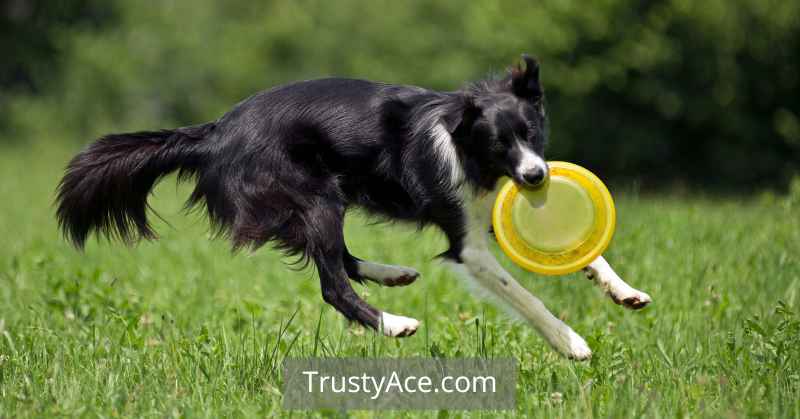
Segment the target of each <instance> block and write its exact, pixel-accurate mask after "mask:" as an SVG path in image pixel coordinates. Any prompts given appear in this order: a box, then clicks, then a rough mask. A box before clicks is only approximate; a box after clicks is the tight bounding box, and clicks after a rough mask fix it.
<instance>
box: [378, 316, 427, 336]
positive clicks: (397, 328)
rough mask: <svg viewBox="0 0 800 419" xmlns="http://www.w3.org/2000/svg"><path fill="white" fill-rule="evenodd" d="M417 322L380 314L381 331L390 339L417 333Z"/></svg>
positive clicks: (402, 317) (407, 318) (406, 318)
mask: <svg viewBox="0 0 800 419" xmlns="http://www.w3.org/2000/svg"><path fill="white" fill-rule="evenodd" d="M418 327H419V320H417V319H412V318H410V317H404V316H395V315H394V314H390V313H386V312H383V313H381V330H382V331H383V334H384V335H386V336H390V337H405V336H411V335H413V334H414V333H416V332H417V328H418Z"/></svg>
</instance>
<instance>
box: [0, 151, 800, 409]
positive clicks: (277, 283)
mask: <svg viewBox="0 0 800 419" xmlns="http://www.w3.org/2000/svg"><path fill="white" fill-rule="evenodd" d="M68 157H69V152H68V151H66V150H62V149H58V150H55V151H48V150H47V149H46V148H44V147H36V146H30V147H27V148H21V149H8V148H7V149H3V150H2V151H0V197H2V199H3V202H2V204H1V206H0V237H2V246H0V417H24V416H47V417H50V416H54V415H79V416H89V417H95V416H102V417H111V416H129V417H164V416H190V417H220V416H243V417H262V416H279V415H284V414H285V413H286V412H282V411H281V407H280V406H281V390H280V383H281V381H280V375H279V374H280V373H279V370H280V368H279V366H280V363H281V360H282V359H283V358H284V357H286V356H311V355H318V356H336V357H342V356H385V357H409V356H430V355H438V356H447V357H458V356H488V357H498V356H513V357H516V358H517V359H518V361H519V365H520V370H519V381H518V389H517V390H518V395H517V396H518V397H517V398H518V410H517V412H516V413H517V414H523V413H524V414H528V415H530V416H533V417H553V416H556V417H576V416H577V417H589V416H592V417H628V416H630V417H636V416H642V415H646V416H653V417H685V416H691V417H719V416H720V415H723V416H728V417H750V416H763V417H769V416H800V402H799V401H798V394H799V393H800V391H799V390H800V359H799V356H800V349H798V348H800V316H799V315H798V307H799V306H800V301H798V295H797V294H798V286H799V285H800V252H798V251H800V221H799V219H800V217H798V206H797V205H796V203H795V204H793V203H792V202H790V200H787V199H783V198H778V199H771V200H769V199H762V200H748V201H745V202H743V201H741V200H735V199H715V200H714V199H703V198H686V197H683V198H671V197H645V196H639V195H637V194H633V193H628V194H624V193H618V194H617V197H616V198H617V201H618V210H619V217H618V219H619V227H618V231H617V235H616V237H615V240H614V243H613V244H612V247H611V248H610V250H609V252H607V256H608V259H609V260H610V261H611V263H612V264H613V265H614V266H615V267H616V269H617V271H618V272H619V273H620V275H621V276H622V277H623V278H625V279H626V280H627V281H628V282H629V283H631V284H632V285H634V286H635V287H637V288H640V289H642V290H644V291H646V292H648V293H649V294H650V295H651V296H652V297H653V298H654V303H653V304H652V305H651V306H650V307H648V308H646V309H645V310H643V311H641V312H630V311H627V310H625V309H623V308H621V307H620V306H616V305H614V304H613V303H611V302H610V300H608V299H607V298H606V297H605V296H603V295H601V293H600V291H599V290H598V289H595V288H593V286H592V284H591V283H590V282H589V281H587V280H585V279H583V277H581V276H579V275H571V276H568V277H564V278H544V277H537V276H535V275H532V274H528V273H525V272H523V271H522V270H520V269H518V268H515V267H514V266H511V265H510V264H509V263H508V261H507V260H505V259H503V263H504V264H505V265H506V266H508V268H509V269H510V271H511V272H512V273H514V274H515V276H516V277H517V278H518V279H519V280H520V281H521V282H522V283H523V284H524V285H525V286H526V287H528V288H529V289H530V290H531V291H532V292H533V293H534V294H536V295H538V296H539V297H540V298H541V299H542V300H543V301H544V302H545V304H547V305H548V307H550V309H551V310H553V311H554V312H555V313H557V315H559V316H560V317H562V318H564V319H565V320H566V321H567V323H569V324H570V325H571V326H572V327H573V328H574V329H575V330H576V331H578V332H579V333H581V334H582V335H583V336H584V337H586V338H587V341H588V342H589V344H590V346H591V347H592V349H593V350H594V357H593V358H592V360H591V361H590V362H584V363H577V362H572V361H569V360H566V359H563V358H561V357H560V356H558V355H557V354H556V353H555V352H554V351H553V350H551V349H550V348H549V347H547V346H546V345H545V344H544V343H543V341H542V340H541V339H540V338H539V337H538V336H537V335H536V333H535V332H533V331H532V330H531V329H530V328H528V327H527V326H526V325H524V324H521V323H517V322H514V321H511V320H509V319H507V318H506V317H505V316H504V315H503V314H502V313H501V312H499V311H498V310H496V309H494V308H493V307H492V306H490V305H488V304H485V303H482V302H480V301H478V300H476V299H474V298H472V297H471V296H470V295H469V294H468V293H467V292H466V291H465V290H464V288H463V287H461V284H460V283H459V282H460V281H459V280H458V279H457V278H454V277H453V276H451V275H450V274H449V272H447V271H446V270H445V269H444V268H443V267H442V266H440V265H439V264H438V263H437V262H436V261H434V260H432V256H433V255H435V254H437V253H438V252H441V251H442V250H444V247H445V242H444V239H443V238H442V237H441V235H439V234H438V233H437V232H435V231H432V230H431V231H425V232H424V233H423V234H422V235H418V234H416V233H415V232H414V230H413V229H411V228H408V227H404V226H386V225H368V224H367V223H366V222H365V220H364V219H363V218H361V217H359V216H357V215H354V216H351V217H350V218H349V219H348V224H347V228H346V230H347V231H346V235H347V239H348V244H349V245H350V247H351V248H352V250H353V251H354V254H356V255H358V256H360V257H363V258H366V259H371V260H375V261H381V262H388V263H397V264H404V265H407V266H413V267H416V268H417V269H419V270H420V271H421V272H422V274H423V276H422V278H421V279H420V280H418V281H417V282H416V283H415V284H413V285H412V286H410V287H407V288H402V289H391V288H378V287H375V286H367V287H361V286H358V287H357V289H358V291H359V292H360V293H362V295H364V296H366V298H367V300H368V301H370V302H371V303H372V304H374V305H375V306H377V307H380V308H384V309H386V310H388V311H391V312H393V313H398V314H406V315H412V316H415V317H418V318H420V319H421V320H423V326H422V328H421V329H420V331H419V332H418V333H417V334H416V335H415V336H413V337H411V338H406V339H400V340H398V339H389V338H383V337H378V336H376V335H375V334H373V333H371V332H369V331H364V330H363V329H360V328H357V327H351V326H348V325H347V324H346V323H345V322H344V321H343V320H342V318H341V317H340V316H339V315H337V314H335V312H334V311H333V310H332V309H331V308H330V307H327V306H325V305H323V304H322V300H321V297H320V293H319V287H318V283H317V280H316V278H315V275H314V273H313V272H312V271H310V270H306V271H300V272H297V271H292V270H289V269H287V267H286V266H285V265H284V264H283V263H282V258H281V256H280V255H279V254H278V253H277V252H275V251H273V250H270V249H267V248H264V249H262V250H259V251H258V252H256V253H255V254H252V255H249V254H245V253H243V254H237V255H232V254H231V253H230V251H229V250H228V245H227V243H225V242H223V241H220V240H216V241H209V240H208V239H207V236H208V233H207V227H206V224H205V221H204V220H203V219H202V218H201V217H200V216H198V215H190V216H185V215H183V214H181V212H180V208H181V205H182V201H183V199H185V197H186V196H187V190H188V188H187V187H184V186H181V187H178V188H176V187H175V183H174V180H173V179H171V178H170V179H167V180H166V181H165V182H163V183H162V184H161V185H160V186H159V187H158V189H157V191H156V193H155V196H154V197H153V199H152V200H151V203H152V204H153V206H154V207H155V208H156V209H158V210H159V212H160V214H161V215H162V216H163V217H164V218H165V219H166V220H167V221H168V222H169V223H170V224H171V226H169V225H167V224H165V223H164V222H162V221H158V220H157V219H156V218H154V220H156V222H155V224H156V225H157V227H158V230H159V231H160V232H161V234H162V238H161V240H160V241H157V242H153V243H143V244H141V245H139V246H137V247H134V248H125V247H123V246H121V245H109V244H107V243H105V242H100V243H98V242H94V241H93V242H92V243H90V245H89V246H88V248H87V250H86V252H85V253H83V254H81V253H78V252H76V251H75V250H73V249H71V248H70V247H69V246H68V245H67V244H65V243H64V242H63V241H62V240H61V239H60V237H59V235H58V233H57V230H56V226H55V223H54V220H53V207H52V198H53V189H54V187H55V185H56V182H57V179H58V175H59V172H60V169H61V168H62V167H63V165H64V164H65V162H66V160H67V158H68ZM401 293H402V298H398V296H399V295H400V294H401ZM482 337H485V338H482ZM306 413H308V412H306ZM310 413H311V414H316V415H321V414H322V415H324V414H334V415H335V414H337V412H310ZM493 413H496V412H472V413H469V412H458V411H453V412H394V414H395V415H409V416H415V415H422V416H437V417H450V416H456V417H458V416H490V415H492V414H493ZM302 414H304V413H303V412H297V413H295V415H302ZM351 414H353V415H354V416H359V417H363V416H371V415H372V413H371V412H366V411H360V412H351ZM500 414H503V415H509V413H508V412H500Z"/></svg>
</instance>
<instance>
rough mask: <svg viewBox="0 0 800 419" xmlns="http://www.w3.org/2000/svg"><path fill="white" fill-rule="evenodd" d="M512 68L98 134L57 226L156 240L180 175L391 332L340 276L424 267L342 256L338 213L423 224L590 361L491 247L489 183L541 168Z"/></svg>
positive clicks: (450, 254)
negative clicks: (438, 84) (493, 74)
mask: <svg viewBox="0 0 800 419" xmlns="http://www.w3.org/2000/svg"><path fill="white" fill-rule="evenodd" d="M523 61H524V65H520V66H517V67H514V68H512V69H511V70H510V71H509V73H508V74H507V75H506V76H505V77H501V78H496V79H489V80H484V81H480V82H477V83H474V84H471V85H469V86H467V87H465V88H463V89H462V90H458V91H455V92H444V93H443V92H437V91H432V90H427V89H423V88H420V87H414V86H399V85H391V84H384V83H374V82H369V81H363V80H351V79H342V78H330V79H322V80H311V81H302V82H297V83H292V84H288V85H284V86H279V87H276V88H273V89H270V90H267V91H264V92H261V93H258V94H256V95H254V96H252V97H250V98H248V99H246V100H244V101H243V102H241V103H239V104H238V105H237V106H236V107H234V108H233V110H231V111H230V112H228V113H227V114H225V115H224V116H223V117H222V118H220V119H218V120H216V121H214V122H210V123H207V124H202V125H196V126H191V127H184V128H177V129H173V130H163V131H152V132H136V133H129V134H113V135H108V136H105V137H103V138H101V139H99V140H97V141H96V142H94V143H93V144H91V145H89V146H88V147H87V148H86V149H84V150H83V151H82V152H80V153H79V154H78V155H77V156H76V157H75V158H74V159H73V160H72V161H71V162H70V163H69V166H68V168H67V171H66V175H65V176H64V178H63V179H62V181H61V184H60V185H59V190H58V198H57V199H58V219H59V222H60V225H61V227H62V229H63V231H64V233H65V235H66V236H68V237H69V239H71V241H72V242H73V243H74V244H75V245H76V246H78V247H82V246H83V244H84V242H85V240H86V238H87V236H88V235H89V233H91V232H92V231H97V232H99V233H102V234H105V235H106V236H109V237H115V238H119V239H121V240H123V241H125V242H128V243H130V242H132V241H134V240H135V239H136V238H138V237H144V238H153V237H155V234H154V232H153V230H152V229H151V227H150V226H149V224H148V223H147V219H146V216H145V215H146V209H147V195H148V194H149V192H150V190H151V189H152V188H153V186H154V184H155V183H156V182H157V181H158V180H159V179H160V178H161V177H162V176H164V175H166V174H168V173H170V172H174V171H177V172H178V174H179V178H183V179H186V178H193V179H195V180H196V182H197V186H196V188H195V190H194V192H193V193H192V195H191V197H190V198H189V201H188V203H187V205H188V206H194V205H202V206H203V207H205V209H206V210H207V212H208V215H209V218H210V220H211V222H212V225H213V226H214V228H215V230H216V231H217V232H218V233H221V234H223V235H225V236H227V237H229V238H230V239H231V241H232V242H233V246H234V248H241V247H250V248H258V247H260V246H262V245H264V244H265V243H267V242H272V241H274V242H275V244H276V245H277V246H278V247H279V248H281V249H283V250H285V251H286V252H287V253H289V254H294V255H298V256H300V257H301V259H303V260H305V261H306V262H308V261H313V263H314V264H315V265H316V267H317V269H318V271H319V278H320V285H321V288H322V298H323V299H324V300H325V301H326V302H327V303H329V304H331V305H332V306H334V307H335V308H336V309H337V310H338V311H340V312H341V313H342V314H343V315H344V316H346V317H347V318H348V319H351V320H355V321H357V322H359V323H361V324H364V325H366V326H369V327H371V328H374V329H377V330H381V331H382V332H383V333H384V334H386V335H388V336H409V335H412V334H413V333H414V332H415V331H416V330H417V328H418V327H419V321H417V320H415V319H412V318H408V317H403V316H398V315H394V314H390V313H387V312H384V311H381V310H379V309H377V308H374V307H372V306H370V305H369V304H367V303H366V302H365V301H364V300H362V299H361V298H360V297H359V296H358V295H357V294H356V293H355V291H354V290H353V287H352V286H351V284H350V282H349V280H350V279H352V280H355V281H359V282H363V281H364V280H369V281H373V282H376V283H379V284H382V285H386V286H397V285H408V284H410V283H411V282H413V281H414V280H415V279H416V278H417V277H418V276H419V273H417V272H416V271H415V270H413V269H409V268H404V267H398V266H390V265H383V264H379V263H373V262H368V261H364V260H361V259H359V258H357V257H355V256H353V255H351V254H350V252H349V251H348V250H347V247H346V246H345V240H344V236H343V232H342V227H343V223H344V216H345V212H346V211H347V209H348V208H350V207H351V206H358V207H361V208H364V209H366V210H367V211H369V212H371V213H373V214H377V215H380V216H384V217H387V218H389V219H393V220H404V221H410V222H415V223H418V224H419V225H420V226H424V225H434V226H436V227H438V228H440V229H441V230H442V231H443V232H444V234H445V235H446V236H447V239H448V241H449V249H448V250H447V251H446V252H444V253H442V254H441V255H440V256H441V257H442V258H443V259H444V260H446V261H448V262H449V264H451V265H452V266H453V267H454V269H455V270H457V271H459V272H460V273H462V274H463V275H464V276H465V277H467V278H470V279H471V280H473V281H474V282H475V283H476V284H477V285H478V286H479V288H480V289H482V290H483V291H486V292H488V293H489V294H491V295H493V296H494V297H496V298H494V299H495V300H498V301H500V302H502V303H504V304H505V305H506V306H508V307H509V308H510V310H511V311H512V312H513V313H515V314H517V315H519V316H521V317H522V318H524V319H525V320H526V321H528V322H529V323H530V324H531V325H532V326H533V327H534V328H536V330H538V331H539V333H540V334H541V335H542V336H543V337H544V338H545V339H546V340H547V341H548V342H549V343H550V344H551V345H552V346H553V347H554V348H556V349H557V350H558V351H560V352H561V353H563V354H564V355H567V356H569V357H572V358H575V359H585V358H588V357H589V356H590V355H591V351H590V349H589V347H588V346H587V345H586V342H585V341H584V340H583V339H582V338H581V337H580V336H579V335H578V334H576V333H575V332H574V331H573V330H572V329H571V328H570V327H569V326H567V325H566V324H564V323H563V322H562V321H561V320H559V319H557V318H556V317H555V316H553V315H552V314H551V313H550V312H549V311H548V310H547V308H545V306H544V305H543V304H542V302H541V301H539V300H538V299H537V298H536V297H534V296H533V295H531V293H529V292H528V291H527V290H526V289H525V288H523V287H522V286H520V285H519V284H518V283H517V281H515V280H514V278H512V277H511V275H509V274H508V273H507V272H506V271H505V270H503V268H502V267H501V266H500V264H499V263H498V262H497V261H496V260H495V259H494V257H493V256H492V254H491V253H490V251H489V250H488V247H487V237H488V236H489V223H490V221H489V220H490V217H489V216H490V211H491V205H492V203H493V201H494V189H495V184H496V183H497V182H498V180H499V179H500V178H501V177H503V176H509V177H511V178H512V179H514V181H515V182H517V183H518V184H521V185H529V186H532V185H537V184H539V183H541V182H542V181H543V180H544V179H545V178H546V177H547V176H548V169H547V165H546V164H545V160H544V157H543V152H544V146H545V122H546V119H545V110H544V101H543V91H542V88H541V86H540V83H539V66H538V63H537V62H536V61H535V60H534V59H532V58H529V57H527V56H523ZM586 272H587V275H588V276H589V278H590V279H593V280H594V281H595V282H596V283H597V284H598V285H600V286H602V287H603V288H604V289H605V291H606V292H607V293H608V294H609V295H610V296H611V298H613V299H614V301H616V302H617V303H621V304H623V305H625V306H627V307H630V308H640V307H643V306H645V305H646V304H648V303H649V302H650V297H649V296H648V295H647V294H645V293H642V292H640V291H637V290H635V289H633V288H631V287H630V286H628V285H627V284H625V282H623V281H622V280H621V279H620V278H619V277H618V276H617V275H616V274H615V273H614V271H613V270H612V269H611V268H610V267H609V265H608V264H607V263H606V262H605V260H603V258H602V257H600V258H598V259H597V260H596V261H594V262H593V263H592V264H591V265H589V267H588V268H587V269H586Z"/></svg>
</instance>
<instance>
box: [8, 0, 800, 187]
mask: <svg viewBox="0 0 800 419" xmlns="http://www.w3.org/2000/svg"><path fill="white" fill-rule="evenodd" d="M0 4H2V6H0V10H2V13H3V16H2V18H3V20H4V21H5V22H3V23H5V25H4V27H5V29H3V32H0V33H2V35H3V40H2V45H4V46H6V47H7V48H6V50H7V51H11V54H10V55H11V58H10V59H9V60H3V62H2V64H0V82H2V85H1V86H0V87H2V90H3V91H4V93H2V94H0V106H2V107H3V110H2V112H0V113H1V114H2V117H0V119H2V123H0V127H2V128H0V129H2V131H0V138H2V141H4V142H29V141H47V140H48V138H56V137H57V138H66V139H67V140H68V141H73V142H75V143H81V144H82V143H85V142H88V141H89V140H91V139H92V138H95V137H98V136H99V135H102V134H103V133H106V132H110V131H124V130H138V129H145V128H154V127H170V126H176V125H187V124H193V123H198V122H202V121H206V120H210V119H214V118H216V117H218V116H219V115H221V114H222V113H224V112H225V111H226V110H228V109H229V108H230V107H231V106H232V105H233V104H235V103H236V102H238V101H239V100H241V99H242V98H244V97H246V96H249V95H250V94H252V93H254V92H256V91H258V90H262V89H264V88H267V87H270V86H272V85H275V84H278V83H282V82H287V81H291V80H297V79H305V78H315V77H321V76H328V75H338V76H348V77H358V78H369V79H376V80H382V81H388V82H397V83H410V84H417V85H422V86H426V87H432V88H437V89H456V88H458V87H460V86H461V85H463V84H464V83H465V82H466V81H469V80H473V79H476V78H480V77H484V76H486V75H487V74H489V73H491V72H501V71H503V70H504V68H505V67H507V66H508V65H511V64H513V63H514V61H515V60H517V59H518V57H519V54H520V53H521V52H528V53H531V54H532V55H535V56H537V57H539V58H540V60H541V61H542V65H543V78H544V82H545V87H546V90H547V94H548V101H549V115H550V119H551V148H550V151H549V155H548V157H549V158H552V159H555V158H557V159H567V160H573V161H576V162H579V163H581V164H584V165H586V166H588V167H590V168H591V169H593V170H596V171H598V172H599V174H600V175H601V176H603V177H605V178H614V177H616V178H617V179H619V178H623V179H630V178H636V179H639V180H642V181H644V182H645V185H657V184H665V183H668V184H674V183H676V182H680V183H688V184H689V185H705V186H709V185H710V186H717V187H719V186H721V187H725V188H740V187H741V185H742V184H747V185H749V186H768V187H771V188H780V187H782V186H785V185H786V184H788V180H789V179H790V178H791V176H792V175H793V174H794V173H796V172H797V171H798V167H800V106H798V105H799V104H800V101H799V100H798V93H800V62H798V51H800V36H799V35H800V18H799V17H800V3H798V2H793V1H771V0H767V1H764V0H729V1H728V0H725V1H723V0H710V1H704V2H694V1H690V0H672V1H632V0H599V1H593V2H591V3H587V2H581V1H572V0H558V1H556V0H544V1H522V0H511V1H488V2H484V1H475V2H464V1H458V0H441V1H435V2H429V1H403V2H397V1H369V2H365V1H355V0H337V1H318V0H309V1H259V2H252V1H245V0H192V1H188V0H187V1H183V0H175V1H159V2H141V1H132V0H131V1H112V2H101V1H93V0H82V1H74V2H47V1H41V0H39V1H36V0H27V1H26V0H3V1H2V2H0Z"/></svg>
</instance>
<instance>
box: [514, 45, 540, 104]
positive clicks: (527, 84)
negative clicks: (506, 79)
mask: <svg viewBox="0 0 800 419" xmlns="http://www.w3.org/2000/svg"><path fill="white" fill-rule="evenodd" d="M522 61H523V62H524V63H525V68H523V67H522V63H520V64H519V65H518V66H515V67H514V68H512V69H511V92H512V93H514V94H515V95H516V96H517V97H520V98H522V99H528V100H532V101H536V100H538V99H539V98H540V97H542V86H541V84H539V62H538V61H536V59H535V58H533V57H531V56H529V55H528V54H522Z"/></svg>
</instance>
